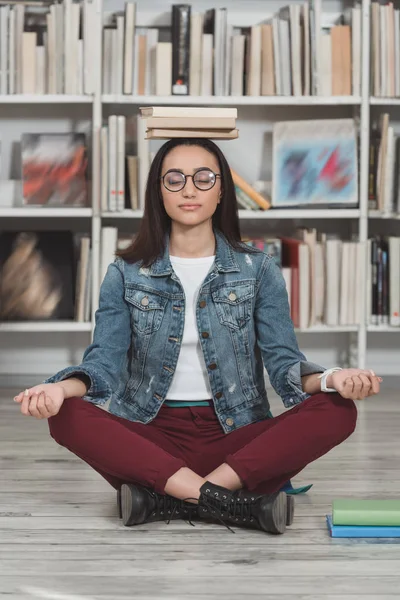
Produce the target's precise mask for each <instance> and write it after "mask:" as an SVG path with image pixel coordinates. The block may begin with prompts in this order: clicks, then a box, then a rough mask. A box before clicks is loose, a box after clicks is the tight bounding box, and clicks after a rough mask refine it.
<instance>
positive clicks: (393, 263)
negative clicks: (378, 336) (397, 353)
mask: <svg viewBox="0 0 400 600" xmlns="http://www.w3.org/2000/svg"><path fill="white" fill-rule="evenodd" d="M388 241H389V283H390V285H389V324H390V325H391V326H392V327H400V278H399V273H400V238H398V237H394V236H390V237H389V240H388Z"/></svg>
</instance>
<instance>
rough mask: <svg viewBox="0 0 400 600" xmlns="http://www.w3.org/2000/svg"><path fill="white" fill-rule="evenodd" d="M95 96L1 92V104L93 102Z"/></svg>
mask: <svg viewBox="0 0 400 600" xmlns="http://www.w3.org/2000/svg"><path fill="white" fill-rule="evenodd" d="M92 103H93V96H80V95H68V94H0V104H12V105H15V104H92Z"/></svg>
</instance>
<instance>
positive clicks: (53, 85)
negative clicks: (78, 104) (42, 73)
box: [46, 4, 58, 94]
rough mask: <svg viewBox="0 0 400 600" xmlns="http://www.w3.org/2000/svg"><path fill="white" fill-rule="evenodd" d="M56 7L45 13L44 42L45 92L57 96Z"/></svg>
mask: <svg viewBox="0 0 400 600" xmlns="http://www.w3.org/2000/svg"><path fill="white" fill-rule="evenodd" d="M55 8H56V5H55V4H53V5H52V6H50V12H49V13H47V16H46V22H47V41H46V65H47V70H46V79H47V90H48V93H49V94H57V93H58V91H57V70H56V19H55Z"/></svg>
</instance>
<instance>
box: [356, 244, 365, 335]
mask: <svg viewBox="0 0 400 600" xmlns="http://www.w3.org/2000/svg"><path fill="white" fill-rule="evenodd" d="M365 258H366V257H365V245H364V244H363V243H362V242H356V272H355V273H356V276H355V298H354V304H353V308H354V312H353V322H354V324H355V325H361V298H362V293H363V281H364V279H365V278H366V275H367V274H366V273H364V271H365Z"/></svg>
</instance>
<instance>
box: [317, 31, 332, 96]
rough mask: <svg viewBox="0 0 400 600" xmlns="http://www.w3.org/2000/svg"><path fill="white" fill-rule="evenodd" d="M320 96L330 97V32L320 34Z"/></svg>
mask: <svg viewBox="0 0 400 600" xmlns="http://www.w3.org/2000/svg"><path fill="white" fill-rule="evenodd" d="M321 63H322V75H321V88H320V92H321V96H332V40H331V34H330V31H326V30H323V31H322V32H321Z"/></svg>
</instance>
